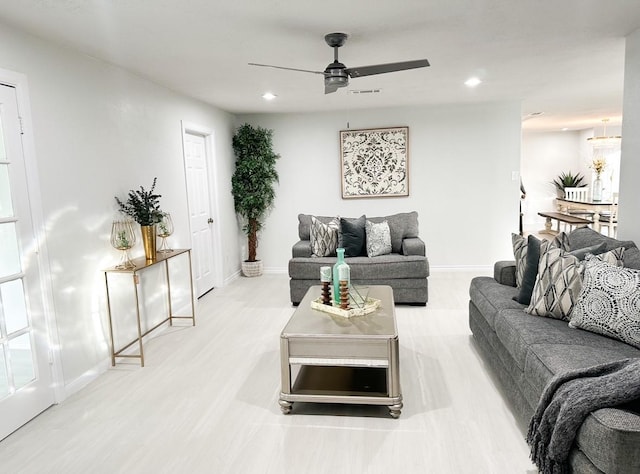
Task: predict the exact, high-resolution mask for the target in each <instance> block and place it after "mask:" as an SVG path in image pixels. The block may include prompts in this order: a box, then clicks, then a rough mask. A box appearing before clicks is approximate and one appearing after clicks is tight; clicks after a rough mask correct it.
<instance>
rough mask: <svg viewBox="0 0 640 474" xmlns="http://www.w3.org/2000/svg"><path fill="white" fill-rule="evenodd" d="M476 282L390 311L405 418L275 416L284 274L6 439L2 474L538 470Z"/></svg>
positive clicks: (214, 300)
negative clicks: (498, 362)
mask: <svg viewBox="0 0 640 474" xmlns="http://www.w3.org/2000/svg"><path fill="white" fill-rule="evenodd" d="M476 274H477V273H474V274H471V273H466V272H438V271H436V272H434V273H433V274H432V276H431V277H430V278H429V286H430V288H429V296H430V301H429V303H428V305H427V307H426V308H425V307H406V306H398V307H396V314H397V318H398V331H399V337H400V376H401V385H402V392H403V396H404V409H403V411H402V415H401V416H400V418H399V419H397V420H394V419H392V418H390V417H389V416H388V411H387V410H386V409H385V408H381V407H359V406H344V405H343V406H340V405H335V406H334V405H303V404H298V405H294V411H293V414H291V415H283V414H282V413H281V412H280V408H279V406H278V395H279V390H280V373H279V353H278V351H279V334H280V331H281V330H282V328H283V327H284V325H285V323H286V322H287V320H288V318H289V317H290V315H291V314H292V312H293V310H294V308H293V307H292V306H291V304H290V303H289V299H288V279H287V277H286V276H284V275H265V276H263V277H259V278H253V279H249V278H241V279H239V280H237V281H235V282H234V283H232V284H231V285H229V286H228V287H226V288H222V289H216V290H214V291H212V292H211V293H209V294H208V295H206V296H204V297H203V298H202V299H201V300H200V301H199V307H198V320H197V326H195V327H190V326H189V327H179V328H169V329H167V330H165V331H163V332H162V333H161V334H160V335H159V336H158V337H155V338H154V339H152V340H150V341H149V342H148V343H147V344H146V346H145V349H146V350H145V362H146V367H144V368H140V367H139V366H138V365H137V363H136V362H135V361H130V362H125V363H123V364H119V365H118V366H117V367H116V368H114V369H110V370H108V371H107V372H106V373H105V374H103V375H102V376H100V377H99V378H98V379H97V380H96V381H95V382H93V383H92V384H90V385H89V386H88V387H86V388H85V389H83V390H81V391H80V392H78V393H77V394H75V395H74V396H72V397H70V398H69V399H67V400H66V401H65V402H63V403H62V404H60V405H57V406H54V407H52V408H51V409H49V410H48V411H46V412H45V413H43V414H42V415H40V416H39V417H37V418H36V419H35V420H33V421H31V422H30V423H28V424H27V425H26V426H24V427H23V428H21V429H20V430H18V431H17V432H15V433H14V434H12V435H11V436H9V437H8V438H7V439H5V440H4V441H2V442H1V443H0V460H1V461H0V463H1V467H0V471H2V472H3V473H7V474H9V473H11V474H13V473H20V474H22V473H38V474H41V473H56V474H59V473H64V474H70V473H89V472H91V473H125V472H126V473H233V474H237V473H291V474H294V473H295V474H298V473H305V474H308V473H358V474H359V473H389V472H394V473H535V472H537V471H536V470H535V468H534V466H533V465H532V464H531V462H530V461H529V457H528V449H527V446H526V443H525V441H524V436H523V433H522V431H521V429H520V428H519V427H518V426H517V425H516V422H515V420H514V418H513V416H512V415H511V412H510V410H509V408H508V406H507V405H506V404H505V401H504V400H503V398H502V396H501V394H500V392H499V390H498V389H497V388H496V386H495V384H494V382H493V380H492V378H491V376H490V375H489V374H488V372H487V369H486V368H485V367H484V364H483V362H482V360H481V359H480V356H479V355H478V353H477V352H476V349H475V348H474V345H473V342H472V340H471V333H470V331H469V328H468V323H467V317H468V316H467V314H468V313H467V304H468V288H469V281H470V279H471V278H472V277H473V276H475V275H476Z"/></svg>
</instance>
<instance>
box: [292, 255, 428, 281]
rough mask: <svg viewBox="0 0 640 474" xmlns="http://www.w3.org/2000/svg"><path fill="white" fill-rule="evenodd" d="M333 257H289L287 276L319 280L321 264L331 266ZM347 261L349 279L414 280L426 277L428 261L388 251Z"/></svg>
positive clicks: (333, 260) (420, 257)
mask: <svg viewBox="0 0 640 474" xmlns="http://www.w3.org/2000/svg"><path fill="white" fill-rule="evenodd" d="M335 263H336V259H335V257H308V258H304V257H300V258H296V259H292V260H289V277H290V278H291V279H293V280H318V284H319V281H320V267H322V266H327V265H330V266H331V265H333V264H335ZM347 263H348V264H349V267H350V269H351V280H352V281H353V280H391V279H416V278H427V277H428V276H429V261H428V260H427V258H426V257H422V256H418V255H415V256H411V255H409V256H404V255H398V254H394V253H391V254H389V255H380V256H378V257H375V258H369V257H352V258H350V259H349V260H348V261H347Z"/></svg>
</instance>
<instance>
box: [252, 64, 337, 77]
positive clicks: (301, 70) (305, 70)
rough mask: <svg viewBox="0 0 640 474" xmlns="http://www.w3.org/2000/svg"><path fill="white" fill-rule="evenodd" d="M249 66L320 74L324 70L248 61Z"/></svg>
mask: <svg viewBox="0 0 640 474" xmlns="http://www.w3.org/2000/svg"><path fill="white" fill-rule="evenodd" d="M249 66H261V67H272V68H274V69H284V70H286V71H298V72H310V73H311V74H322V75H324V72H321V71H309V70H308V69H296V68H293V67H283V66H272V65H271V64H257V63H249Z"/></svg>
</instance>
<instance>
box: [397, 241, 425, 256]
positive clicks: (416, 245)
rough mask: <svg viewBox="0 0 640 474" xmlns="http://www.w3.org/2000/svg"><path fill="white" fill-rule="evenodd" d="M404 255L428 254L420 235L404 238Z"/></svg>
mask: <svg viewBox="0 0 640 474" xmlns="http://www.w3.org/2000/svg"><path fill="white" fill-rule="evenodd" d="M402 255H420V256H422V257H424V256H426V247H425V245H424V242H423V240H422V239H421V238H420V237H407V238H405V239H402Z"/></svg>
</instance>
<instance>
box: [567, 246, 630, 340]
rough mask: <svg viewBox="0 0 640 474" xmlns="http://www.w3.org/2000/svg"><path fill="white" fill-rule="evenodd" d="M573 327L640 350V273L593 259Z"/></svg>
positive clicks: (572, 320) (589, 261)
mask: <svg viewBox="0 0 640 474" xmlns="http://www.w3.org/2000/svg"><path fill="white" fill-rule="evenodd" d="M569 326H570V327H573V328H580V329H584V330H586V331H591V332H595V333H598V334H603V335H605V336H608V337H612V338H614V339H618V340H620V341H622V342H626V343H627V344H631V345H632V346H634V347H637V348H638V349H640V271H638V270H633V269H630V268H621V267H616V266H614V265H610V264H608V263H606V262H601V261H600V260H598V259H594V258H592V259H589V260H587V262H586V268H585V273H584V284H583V289H582V292H581V293H580V298H578V303H577V304H576V308H575V310H574V311H573V314H572V315H571V322H570V323H569Z"/></svg>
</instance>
